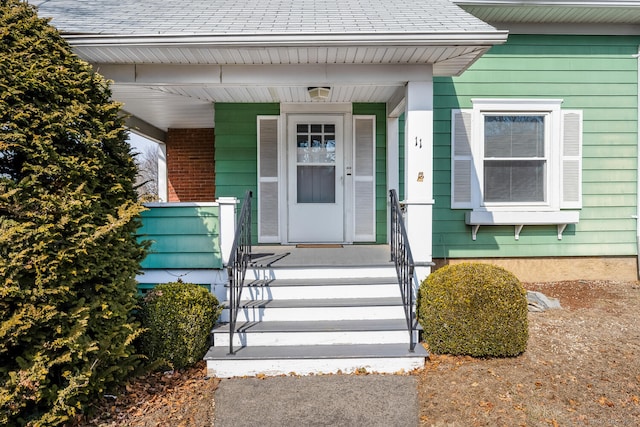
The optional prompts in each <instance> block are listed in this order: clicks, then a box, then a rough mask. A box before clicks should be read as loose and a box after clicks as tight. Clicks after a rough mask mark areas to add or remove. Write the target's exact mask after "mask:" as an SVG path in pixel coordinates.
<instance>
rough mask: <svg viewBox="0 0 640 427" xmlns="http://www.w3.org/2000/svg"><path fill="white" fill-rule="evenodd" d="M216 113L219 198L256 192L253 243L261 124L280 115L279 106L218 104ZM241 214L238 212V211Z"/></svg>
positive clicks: (253, 214) (255, 230)
mask: <svg viewBox="0 0 640 427" xmlns="http://www.w3.org/2000/svg"><path fill="white" fill-rule="evenodd" d="M215 112H216V127H215V134H216V148H215V150H216V152H215V165H216V169H215V171H216V197H237V198H238V199H239V200H241V201H242V200H243V199H244V195H245V192H246V191H247V190H251V191H253V197H254V200H253V203H252V205H251V207H252V212H251V219H252V224H251V240H252V241H253V243H257V241H258V222H257V221H258V203H257V200H256V196H257V194H258V193H257V188H258V176H257V170H258V145H257V144H258V121H257V117H258V116H262V115H265V116H266V115H275V116H277V115H279V114H280V105H279V104H244V103H218V104H216V105H215ZM238 212H239V209H238Z"/></svg>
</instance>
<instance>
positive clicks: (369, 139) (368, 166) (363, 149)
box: [353, 116, 376, 242]
mask: <svg viewBox="0 0 640 427" xmlns="http://www.w3.org/2000/svg"><path fill="white" fill-rule="evenodd" d="M353 121H354V123H353V129H354V134H355V137H354V148H353V149H354V156H353V158H354V162H353V163H354V164H353V186H354V195H355V206H354V215H355V218H354V219H355V225H354V230H355V233H354V234H355V235H354V241H356V242H373V241H375V240H376V180H375V176H376V171H375V147H376V143H375V135H376V130H375V126H376V121H375V116H354V117H353Z"/></svg>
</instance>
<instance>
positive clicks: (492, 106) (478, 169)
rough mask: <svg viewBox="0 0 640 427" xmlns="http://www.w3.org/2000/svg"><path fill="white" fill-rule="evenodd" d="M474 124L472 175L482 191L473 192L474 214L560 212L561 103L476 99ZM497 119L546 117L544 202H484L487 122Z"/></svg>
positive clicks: (554, 101) (474, 102)
mask: <svg viewBox="0 0 640 427" xmlns="http://www.w3.org/2000/svg"><path fill="white" fill-rule="evenodd" d="M472 102H473V112H472V118H471V120H472V122H471V132H472V133H471V135H472V137H471V141H470V143H471V153H472V156H473V161H474V168H473V172H474V173H476V174H477V180H478V182H479V183H480V191H479V192H477V191H476V192H474V193H473V195H472V197H474V198H475V200H473V199H472V202H473V206H474V210H487V211H500V210H508V211H513V210H516V211H527V210H535V211H540V210H548V211H557V210H559V209H560V191H559V188H558V187H559V186H558V185H554V183H559V182H560V161H561V159H560V147H561V135H560V132H561V127H560V123H561V112H560V104H561V103H562V100H559V99H553V100H552V99H543V100H530V99H527V100H520V99H513V100H510V99H509V100H504V99H482V100H478V99H473V100H472ZM496 115H540V116H544V118H545V122H544V126H545V132H544V133H545V141H544V153H545V160H546V177H545V183H544V186H545V200H544V201H542V202H486V201H485V200H484V161H485V160H486V158H485V153H484V118H485V117H486V116H496Z"/></svg>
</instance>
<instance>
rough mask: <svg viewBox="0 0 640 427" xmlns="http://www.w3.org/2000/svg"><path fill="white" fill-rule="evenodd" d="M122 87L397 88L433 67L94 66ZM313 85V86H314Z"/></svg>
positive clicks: (421, 77) (425, 76)
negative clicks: (395, 86) (344, 86)
mask: <svg viewBox="0 0 640 427" xmlns="http://www.w3.org/2000/svg"><path fill="white" fill-rule="evenodd" d="M93 65H94V67H95V69H96V70H97V71H98V72H99V73H100V74H102V75H103V76H105V77H106V78H107V79H110V80H113V81H114V82H115V83H118V84H144V85H166V84H171V85H175V84H178V85H185V86H187V85H194V84H195V85H207V86H209V85H210V86H215V85H265V84H269V85H285V86H290V85H309V84H314V85H323V84H326V85H329V84H331V85H335V84H362V83H363V82H366V84H369V85H397V84H403V83H405V82H408V81H430V80H431V76H432V73H433V67H432V66H431V64H398V65H395V64H392V65H389V64H381V65H370V64H291V65H288V64H287V65H167V64H143V65H140V64H138V65H135V64H126V65H119V64H114V65H111V64H93ZM310 82H312V83H310Z"/></svg>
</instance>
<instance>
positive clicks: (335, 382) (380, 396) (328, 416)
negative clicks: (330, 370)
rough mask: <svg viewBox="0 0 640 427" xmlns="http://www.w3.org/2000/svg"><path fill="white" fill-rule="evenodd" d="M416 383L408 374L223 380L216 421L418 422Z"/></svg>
mask: <svg viewBox="0 0 640 427" xmlns="http://www.w3.org/2000/svg"><path fill="white" fill-rule="evenodd" d="M417 385H418V379H417V377H415V376H411V375H407V376H401V375H322V376H308V377H270V378H264V379H258V378H238V379H236V378H234V379H223V380H222V381H221V382H220V384H219V386H218V389H217V390H216V393H215V423H214V425H215V427H231V426H233V427H242V426H261V427H267V426H274V427H275V426H278V427H282V426H349V427H351V426H385V427H388V426H403V427H404V426H417V425H418V396H417Z"/></svg>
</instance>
